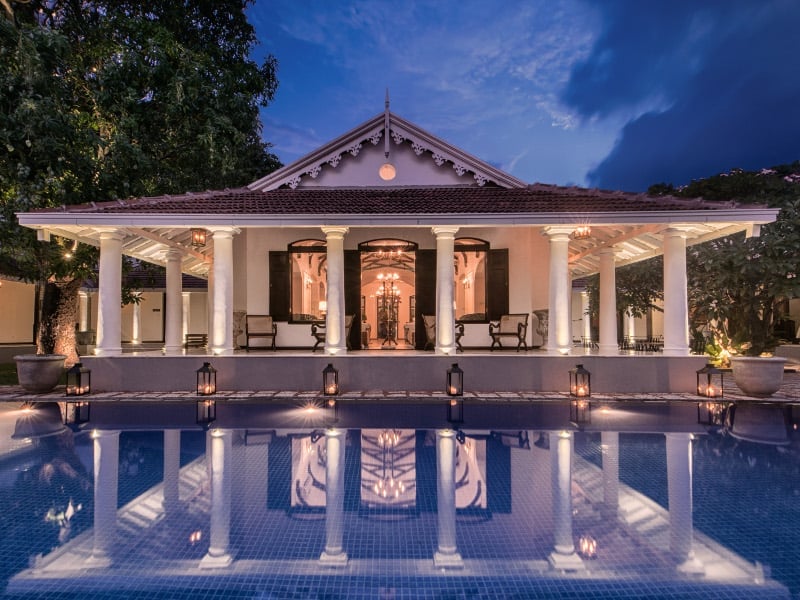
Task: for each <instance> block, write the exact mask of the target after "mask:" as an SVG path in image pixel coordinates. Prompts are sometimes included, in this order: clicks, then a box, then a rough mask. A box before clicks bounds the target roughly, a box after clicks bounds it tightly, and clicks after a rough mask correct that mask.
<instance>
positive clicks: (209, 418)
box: [197, 363, 217, 427]
mask: <svg viewBox="0 0 800 600" xmlns="http://www.w3.org/2000/svg"><path fill="white" fill-rule="evenodd" d="M206 364H208V363H206ZM216 420H217V401H216V400H213V399H211V398H200V399H199V400H198V401H197V424H198V425H202V426H203V427H208V426H209V425H210V424H211V423H213V422H214V421H216Z"/></svg>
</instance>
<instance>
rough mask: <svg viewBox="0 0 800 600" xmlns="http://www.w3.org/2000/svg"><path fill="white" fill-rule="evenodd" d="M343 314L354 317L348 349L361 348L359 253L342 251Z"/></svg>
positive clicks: (356, 251)
mask: <svg viewBox="0 0 800 600" xmlns="http://www.w3.org/2000/svg"><path fill="white" fill-rule="evenodd" d="M344 314H346V315H355V316H354V318H353V326H352V327H351V328H350V348H352V349H353V350H359V349H360V348H361V252H359V251H358V250H345V251H344Z"/></svg>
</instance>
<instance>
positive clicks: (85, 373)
mask: <svg viewBox="0 0 800 600" xmlns="http://www.w3.org/2000/svg"><path fill="white" fill-rule="evenodd" d="M91 382H92V371H91V369H87V368H86V367H84V366H83V365H82V364H81V363H79V362H78V363H75V364H74V365H72V367H71V368H70V369H68V370H67V389H66V395H67V396H85V395H86V394H88V393H89V392H90V391H91V387H92V386H91Z"/></svg>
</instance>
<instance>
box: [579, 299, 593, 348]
mask: <svg viewBox="0 0 800 600" xmlns="http://www.w3.org/2000/svg"><path fill="white" fill-rule="evenodd" d="M581 315H582V317H583V337H584V338H585V339H587V340H591V339H592V316H591V315H590V314H589V292H587V291H586V290H584V291H582V292H581Z"/></svg>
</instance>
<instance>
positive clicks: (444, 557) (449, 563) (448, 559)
mask: <svg viewBox="0 0 800 600" xmlns="http://www.w3.org/2000/svg"><path fill="white" fill-rule="evenodd" d="M433 566H434V567H436V568H437V569H463V568H464V559H463V558H461V554H459V553H458V552H453V553H452V554H442V553H441V552H436V553H435V554H434V555H433Z"/></svg>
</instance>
